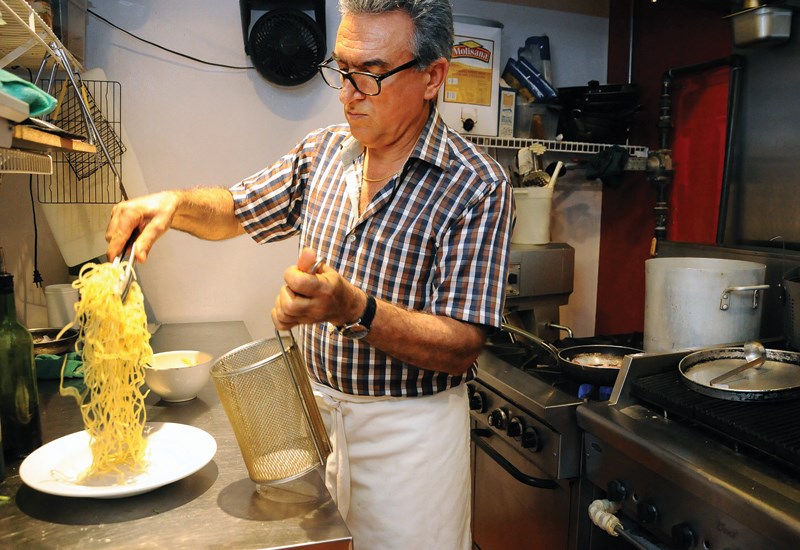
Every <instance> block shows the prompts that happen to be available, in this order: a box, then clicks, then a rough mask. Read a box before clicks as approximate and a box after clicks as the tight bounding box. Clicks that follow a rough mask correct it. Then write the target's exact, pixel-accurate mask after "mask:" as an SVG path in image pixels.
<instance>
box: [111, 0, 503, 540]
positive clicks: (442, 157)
mask: <svg viewBox="0 0 800 550" xmlns="http://www.w3.org/2000/svg"><path fill="white" fill-rule="evenodd" d="M340 10H341V13H342V20H341V24H340V26H339V29H338V33H337V36H336V45H335V48H334V51H333V53H332V56H331V58H330V59H329V60H328V61H326V62H325V63H323V64H322V65H321V66H320V68H319V70H320V73H321V75H322V77H323V78H324V79H325V82H326V83H327V84H328V85H329V86H330V87H332V88H335V89H337V90H339V99H340V101H341V102H342V105H343V106H344V114H345V118H346V119H347V124H342V125H337V126H332V127H329V128H325V129H322V130H317V131H314V132H312V133H311V134H309V135H308V136H306V138H304V139H303V141H302V142H301V143H299V144H298V145H297V146H296V147H295V148H294V149H293V150H292V151H290V152H289V153H288V154H287V155H285V156H284V157H283V158H281V159H280V160H278V161H277V162H276V163H275V164H273V165H272V166H269V167H268V168H265V169H263V170H262V171H260V172H258V173H256V174H254V175H253V176H251V177H248V178H246V179H244V180H243V181H241V182H239V183H237V184H236V185H234V186H233V187H231V188H230V189H211V188H198V189H193V190H179V191H167V192H164V193H159V194H156V195H150V196H147V197H142V198H138V199H134V200H131V201H127V202H123V203H121V204H119V205H117V206H116V207H115V208H114V211H113V215H112V219H111V221H110V223H109V227H108V232H107V239H108V240H109V245H108V255H109V257H114V256H116V255H118V254H119V253H120V251H121V250H122V248H123V247H124V243H125V241H126V240H127V238H128V237H129V235H130V234H131V232H132V231H133V230H134V229H136V228H138V229H139V230H140V236H139V237H138V240H137V259H138V260H139V261H144V260H145V259H146V257H147V254H148V252H149V250H150V249H151V247H152V246H153V243H154V242H155V241H156V239H158V237H159V236H161V235H162V234H163V233H164V232H165V231H166V230H167V229H169V228H175V229H179V230H182V231H186V232H189V233H191V234H193V235H196V236H198V237H201V238H205V239H225V238H230V237H234V236H236V235H239V234H242V233H247V234H249V235H250V236H251V237H252V238H253V239H255V240H256V241H257V242H259V243H264V242H269V241H275V240H279V239H284V238H287V237H289V236H292V235H299V236H300V245H301V252H300V255H299V258H298V261H297V265H296V266H293V267H290V268H288V269H287V270H286V272H285V274H284V280H285V285H284V286H283V288H282V290H281V292H280V294H279V296H278V297H277V299H276V301H275V305H274V308H273V310H272V319H273V322H274V324H275V326H276V327H277V328H279V329H288V328H291V327H295V326H298V325H303V327H304V330H303V339H302V342H303V348H304V354H305V358H306V361H307V364H308V367H309V375H310V376H311V379H312V383H313V385H314V387H315V390H316V392H317V393H318V394H319V399H320V407H321V409H322V411H323V413H324V414H327V415H329V417H328V419H329V424H328V426H329V431H330V435H331V441H332V443H333V447H334V451H333V454H332V455H331V456H330V457H329V459H328V461H327V464H326V484H327V485H328V488H329V489H330V491H331V494H332V495H333V496H334V499H335V500H336V503H337V505H338V507H339V509H340V511H341V513H342V516H343V517H344V518H345V521H346V523H347V525H348V527H349V528H350V530H351V532H352V533H353V539H354V544H355V547H356V549H358V550H374V549H382V548H397V549H404V550H407V549H412V548H420V549H433V548H435V549H437V550H440V549H450V548H452V549H467V548H469V547H470V535H469V520H470V480H469V475H470V469H469V410H468V404H467V394H466V384H465V383H466V381H467V380H470V379H471V378H472V377H474V375H475V368H476V367H475V359H476V357H477V356H478V354H479V353H480V351H481V348H482V346H483V343H484V339H485V336H486V334H487V331H488V330H490V329H491V328H492V327H497V326H499V324H500V322H501V314H502V307H503V297H504V288H505V275H506V266H507V259H508V250H509V246H510V244H509V243H510V235H511V228H512V225H513V216H514V209H513V200H512V195H511V190H510V188H509V185H508V182H507V181H506V178H505V175H504V173H503V171H502V169H501V168H500V166H498V164H497V163H496V162H494V161H493V160H492V159H491V158H490V157H488V156H486V155H484V154H482V153H481V152H480V151H479V150H477V149H476V148H475V147H474V146H473V145H471V144H470V143H468V142H467V141H465V140H464V139H463V138H461V137H460V136H459V135H458V134H456V133H454V132H453V131H451V130H449V129H448V128H447V127H446V126H445V125H444V123H443V122H442V120H441V119H440V118H439V115H438V112H437V110H436V107H435V100H436V97H437V94H438V91H439V88H440V87H441V85H442V83H443V81H444V79H445V77H446V75H447V69H448V66H449V56H450V48H451V44H452V37H453V17H452V6H451V4H450V2H449V0H405V1H404V0H340ZM323 258H324V260H325V263H324V264H323V265H322V267H321V268H320V269H318V270H315V271H314V272H312V273H310V272H309V271H310V268H311V266H312V264H314V263H315V262H316V261H317V260H318V259H323Z"/></svg>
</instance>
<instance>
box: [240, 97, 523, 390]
mask: <svg viewBox="0 0 800 550" xmlns="http://www.w3.org/2000/svg"><path fill="white" fill-rule="evenodd" d="M363 152H364V148H363V146H362V145H361V144H360V143H359V142H357V141H356V140H355V139H354V138H353V136H352V135H351V134H350V132H349V130H348V126H347V125H337V126H331V127H329V128H325V129H321V130H317V131H314V132H312V133H311V134H309V135H308V136H306V137H305V139H303V140H302V141H301V142H300V143H299V144H298V145H297V146H296V147H295V148H294V149H293V150H292V151H290V152H289V153H288V154H287V155H285V156H284V157H283V158H281V159H280V160H279V161H278V162H277V163H275V164H273V165H272V166H270V167H268V168H266V169H264V170H262V171H260V172H258V173H256V174H254V175H253V176H251V177H249V178H247V179H245V180H243V181H241V182H240V183H238V184H236V185H234V186H233V187H232V188H231V191H232V193H233V198H234V208H235V212H236V216H237V217H238V219H239V221H240V222H241V224H242V226H243V227H244V229H245V230H246V231H247V233H248V234H250V236H251V237H252V238H253V239H254V240H255V241H257V242H259V243H264V242H269V241H275V240H280V239H284V238H286V237H288V236H291V235H295V234H298V233H299V234H300V241H301V242H300V246H301V247H302V246H308V247H310V248H312V249H314V250H316V251H317V254H318V255H319V256H321V257H324V258H325V260H326V262H327V263H328V265H330V266H331V267H332V268H333V269H335V270H337V271H338V272H339V273H340V274H341V275H342V276H343V277H344V278H346V279H347V280H349V281H350V282H351V283H353V284H354V285H356V286H358V287H359V288H361V289H363V290H364V291H365V292H367V293H368V294H371V295H373V296H375V297H376V298H378V299H381V300H385V301H388V302H391V303H393V304H395V305H397V306H400V307H403V308H406V309H409V310H417V311H424V312H428V313H431V314H434V315H445V316H448V317H451V318H453V319H458V320H461V321H466V322H469V323H475V324H480V325H488V326H492V327H497V326H499V325H500V323H501V316H502V310H503V298H504V295H505V282H506V269H507V263H508V255H509V247H510V242H511V228H512V219H513V216H514V204H513V198H512V193H511V186H510V185H509V183H508V181H507V178H506V176H505V174H504V172H503V170H502V169H501V167H500V166H499V165H498V164H497V162H495V161H494V160H493V159H492V158H491V157H490V156H488V155H486V154H485V153H483V152H481V151H480V150H479V149H478V148H477V147H476V146H475V145H473V144H471V143H469V142H468V141H466V140H465V139H464V138H463V137H461V136H460V135H459V134H457V133H455V132H452V131H451V130H449V129H448V128H447V127H446V126H445V124H444V123H443V122H442V120H441V119H440V118H439V115H438V111H437V110H436V109H432V112H431V116H430V117H429V119H428V123H427V124H426V126H425V129H424V130H423V131H422V134H421V135H420V138H419V141H418V142H417V144H416V146H415V148H414V150H413V152H412V153H411V155H410V157H409V159H408V160H407V161H406V163H405V166H404V168H403V170H402V172H401V173H400V174H399V176H397V177H394V178H393V179H392V180H391V181H390V182H388V183H387V184H386V185H385V186H384V187H383V189H381V190H380V191H379V192H378V193H377V194H376V195H375V197H374V198H373V199H372V201H371V202H370V204H369V205H368V206H367V208H366V210H365V211H364V212H363V214H362V215H360V216H359V214H358V198H359V190H360V185H359V183H360V181H361V178H360V175H361V168H362V163H363V157H364V155H363ZM303 343H304V345H303V348H304V352H305V356H306V361H307V364H308V366H309V370H310V371H311V375H312V376H313V377H314V378H315V379H316V380H317V381H319V382H320V383H322V384H327V385H330V386H331V387H333V388H335V389H337V390H339V391H341V392H344V393H349V394H355V395H368V396H382V395H392V396H411V397H413V396H419V395H431V394H434V393H437V392H440V391H443V390H446V389H448V388H451V387H453V386H456V385H458V384H460V383H462V382H464V381H465V380H467V379H471V378H472V377H474V375H475V366H474V365H473V367H472V368H471V369H470V370H469V371H468V372H467V373H466V374H465V375H460V376H453V375H449V374H446V373H443V372H436V371H432V370H426V369H421V368H417V367H415V366H414V365H410V364H407V363H404V362H402V361H399V360H397V359H395V358H393V357H390V356H388V355H386V354H385V353H383V352H381V351H380V350H377V349H375V348H374V347H372V346H370V345H369V344H367V343H366V342H363V341H356V340H351V339H348V338H344V337H342V336H340V335H339V334H337V333H336V332H332V331H330V330H329V325H328V324H327V323H319V324H316V325H312V326H308V327H306V330H305V331H304V340H303Z"/></svg>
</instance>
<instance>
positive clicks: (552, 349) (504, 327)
mask: <svg viewBox="0 0 800 550" xmlns="http://www.w3.org/2000/svg"><path fill="white" fill-rule="evenodd" d="M500 328H501V329H502V330H504V331H506V332H510V333H511V334H516V335H517V336H522V337H523V338H525V339H527V340H529V341H531V342H533V343H534V344H536V345H537V346H539V347H540V348H543V349H544V350H545V351H547V353H549V354H550V355H552V356H553V359H555V360H556V362H558V350H557V349H556V348H555V346H553V345H552V344H550V343H548V342H545V341H544V340H542V339H541V338H539V337H538V336H536V335H535V334H531V333H530V332H528V331H527V330H523V329H521V328H518V327H515V326H514V325H509V324H508V323H503V324H502V325H501V327H500Z"/></svg>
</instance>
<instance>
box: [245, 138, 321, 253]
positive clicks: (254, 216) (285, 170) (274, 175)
mask: <svg viewBox="0 0 800 550" xmlns="http://www.w3.org/2000/svg"><path fill="white" fill-rule="evenodd" d="M320 133H321V131H320V130H318V131H317V132H314V133H312V134H309V135H308V136H306V138H305V139H304V140H303V141H301V142H300V143H298V144H297V145H296V146H295V147H294V148H293V149H292V150H291V151H289V152H288V153H287V154H286V155H284V156H283V157H281V158H280V159H279V160H278V161H277V162H276V163H274V164H272V165H271V166H268V167H266V168H264V169H263V170H260V171H258V172H256V173H255V174H253V175H252V176H249V177H247V178H245V179H243V180H242V181H240V182H239V183H237V184H235V185H233V186H232V187H231V188H230V191H231V194H232V195H233V205H234V214H235V215H236V217H237V218H238V220H239V223H241V224H242V227H243V228H244V230H245V231H246V232H247V234H249V235H250V237H251V238H252V239H253V240H255V241H256V242H258V243H265V242H270V241H278V240H282V239H286V238H288V237H290V236H292V235H295V234H297V233H298V232H299V231H300V226H301V220H302V211H303V197H304V193H305V190H306V186H307V184H308V180H309V174H310V171H311V165H312V158H313V155H311V154H310V153H311V152H312V151H313V149H314V148H315V147H316V143H317V137H318V136H319V134H320Z"/></svg>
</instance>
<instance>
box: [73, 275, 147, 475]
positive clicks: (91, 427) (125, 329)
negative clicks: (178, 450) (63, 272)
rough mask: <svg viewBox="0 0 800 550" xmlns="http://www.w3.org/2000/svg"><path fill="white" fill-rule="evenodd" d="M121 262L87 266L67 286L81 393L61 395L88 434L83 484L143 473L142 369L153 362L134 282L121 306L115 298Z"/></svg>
mask: <svg viewBox="0 0 800 550" xmlns="http://www.w3.org/2000/svg"><path fill="white" fill-rule="evenodd" d="M125 265H126V263H125V262H122V263H120V264H119V265H116V266H115V265H113V264H111V263H103V264H92V263H90V264H86V265H84V266H83V268H81V271H80V273H79V275H78V280H77V281H75V282H74V283H73V284H72V286H73V287H75V288H77V289H78V290H79V291H80V294H81V299H80V300H79V301H78V302H77V304H76V305H75V312H76V318H77V319H78V320H79V322H80V331H79V334H78V339H77V341H76V350H78V351H80V353H81V356H82V360H83V367H84V368H83V376H84V379H83V381H84V385H85V389H84V390H83V391H82V392H79V391H78V390H77V389H75V388H74V387H65V386H64V373H63V367H62V375H61V387H60V393H61V394H62V395H70V396H72V397H74V398H75V399H76V400H77V402H78V404H79V406H80V411H81V416H82V417H83V424H84V428H85V429H86V431H87V432H88V434H89V438H90V439H89V445H90V447H91V451H92V464H91V466H90V467H89V469H88V470H87V471H86V472H85V473H84V475H83V477H82V479H85V478H88V477H91V476H95V475H99V474H105V473H115V474H116V475H117V476H118V477H119V478H120V479H123V478H124V477H125V475H126V472H131V471H133V472H136V471H142V470H143V469H144V468H145V467H146V463H145V459H144V455H145V449H146V443H147V442H146V439H145V437H144V433H143V431H144V424H145V421H146V420H147V415H146V410H145V406H144V398H145V396H146V394H143V393H142V391H141V388H142V386H143V385H144V366H145V365H146V364H147V363H148V362H150V361H151V360H152V356H153V350H152V349H151V347H150V333H149V332H148V330H147V315H146V314H145V311H144V297H143V295H142V291H141V288H140V287H139V285H138V283H137V282H136V281H135V280H134V281H133V282H132V283H131V288H130V291H129V293H128V297H127V299H126V300H125V302H124V303H123V302H122V300H120V298H119V295H118V294H117V292H116V290H117V286H118V284H119V279H120V275H121V274H122V272H123V270H124V269H125Z"/></svg>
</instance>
